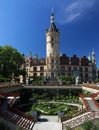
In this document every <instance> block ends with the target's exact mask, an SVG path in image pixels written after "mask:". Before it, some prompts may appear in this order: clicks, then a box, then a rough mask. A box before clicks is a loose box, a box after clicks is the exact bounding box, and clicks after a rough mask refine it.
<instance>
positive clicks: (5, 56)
mask: <svg viewBox="0 0 99 130" xmlns="http://www.w3.org/2000/svg"><path fill="white" fill-rule="evenodd" d="M23 63H24V57H23V55H21V54H20V53H19V52H18V51H17V50H16V49H14V48H12V47H11V46H4V47H0V74H1V75H2V76H3V77H4V78H11V77H12V75H13V74H14V76H18V75H19V74H20V73H21V71H20V67H21V65H22V64H23Z"/></svg>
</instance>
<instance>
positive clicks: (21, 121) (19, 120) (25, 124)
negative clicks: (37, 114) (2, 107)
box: [0, 110, 34, 130]
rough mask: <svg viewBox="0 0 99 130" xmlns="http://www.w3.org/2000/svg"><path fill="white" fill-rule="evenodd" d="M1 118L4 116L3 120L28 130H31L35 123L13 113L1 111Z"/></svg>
mask: <svg viewBox="0 0 99 130" xmlns="http://www.w3.org/2000/svg"><path fill="white" fill-rule="evenodd" d="M0 116H2V118H4V119H6V120H8V121H10V122H12V123H14V124H17V125H18V126H20V127H21V128H24V129H26V130H31V129H32V128H33V126H34V122H33V121H31V120H29V119H27V118H25V117H22V116H20V115H18V114H15V113H13V112H11V111H8V110H6V111H1V112H0Z"/></svg>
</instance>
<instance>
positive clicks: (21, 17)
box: [0, 0, 99, 67]
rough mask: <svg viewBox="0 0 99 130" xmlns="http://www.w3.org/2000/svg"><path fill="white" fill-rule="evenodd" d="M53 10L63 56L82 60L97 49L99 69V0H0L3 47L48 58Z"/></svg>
mask: <svg viewBox="0 0 99 130" xmlns="http://www.w3.org/2000/svg"><path fill="white" fill-rule="evenodd" d="M52 8H53V9H54V14H55V23H56V26H57V27H58V28H59V29H60V53H66V54H67V55H68V56H72V55H73V54H76V55H77V56H79V57H82V56H84V55H85V56H88V54H89V53H91V52H92V50H93V48H94V51H95V53H96V60H97V66H98V67H99V58H98V57H99V0H42V1H41V0H0V46H4V45H11V46H12V47H14V48H16V49H17V50H18V51H19V52H20V53H24V54H25V55H28V54H29V52H30V50H31V51H32V54H33V56H34V55H35V54H38V56H39V57H45V55H46V48H45V46H46V37H45V32H46V29H47V28H49V25H50V15H51V9H52Z"/></svg>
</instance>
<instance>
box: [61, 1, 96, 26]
mask: <svg viewBox="0 0 99 130" xmlns="http://www.w3.org/2000/svg"><path fill="white" fill-rule="evenodd" d="M96 3H97V0H73V2H70V3H69V4H68V5H67V4H66V5H65V6H64V5H63V6H62V7H61V14H62V17H61V20H60V22H61V23H63V24H64V23H70V22H73V21H75V20H78V19H80V18H81V17H83V16H84V15H85V14H86V13H87V11H88V10H91V9H92V8H93V7H94V5H95V4H96Z"/></svg>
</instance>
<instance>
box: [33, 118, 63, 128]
mask: <svg viewBox="0 0 99 130" xmlns="http://www.w3.org/2000/svg"><path fill="white" fill-rule="evenodd" d="M32 130H62V124H61V123H59V122H58V116H41V121H40V122H37V123H36V124H35V125H34V127H33V129H32Z"/></svg>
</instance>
